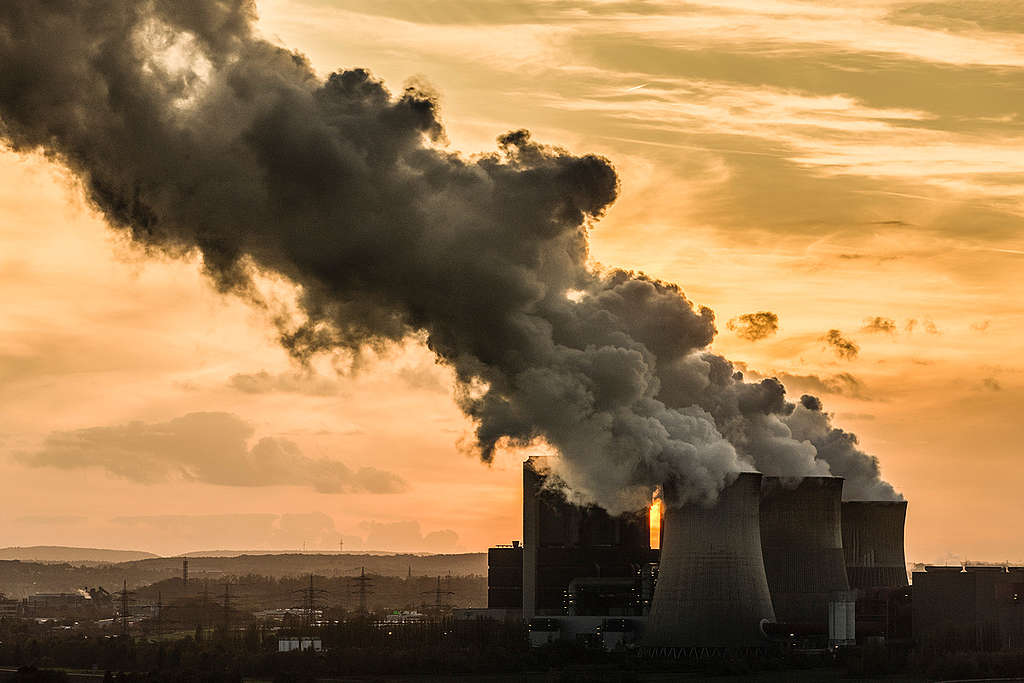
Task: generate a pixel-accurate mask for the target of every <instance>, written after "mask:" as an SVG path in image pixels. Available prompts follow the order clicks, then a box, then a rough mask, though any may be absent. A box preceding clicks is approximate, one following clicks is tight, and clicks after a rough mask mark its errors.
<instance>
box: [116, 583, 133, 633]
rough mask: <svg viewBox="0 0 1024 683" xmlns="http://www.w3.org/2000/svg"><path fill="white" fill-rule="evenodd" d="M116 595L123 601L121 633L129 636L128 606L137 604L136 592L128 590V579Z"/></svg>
mask: <svg viewBox="0 0 1024 683" xmlns="http://www.w3.org/2000/svg"><path fill="white" fill-rule="evenodd" d="M115 595H116V596H117V597H118V599H120V601H121V633H122V634H124V635H128V606H129V605H130V604H131V603H133V602H135V592H134V591H129V590H128V579H125V580H124V584H123V586H122V588H121V590H120V591H118V592H117V593H115Z"/></svg>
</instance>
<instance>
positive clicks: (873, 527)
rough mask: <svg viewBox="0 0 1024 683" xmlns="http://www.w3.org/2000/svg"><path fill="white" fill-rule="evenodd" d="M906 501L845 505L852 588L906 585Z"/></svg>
mask: <svg viewBox="0 0 1024 683" xmlns="http://www.w3.org/2000/svg"><path fill="white" fill-rule="evenodd" d="M906 521H907V501H905V500H900V501H849V502H845V503H843V553H844V555H845V556H846V576H847V577H848V578H849V580H850V588H880V587H891V588H900V587H903V586H907V585H908V584H909V582H908V581H907V560H906V555H905V554H904V550H903V527H904V524H905V523H906Z"/></svg>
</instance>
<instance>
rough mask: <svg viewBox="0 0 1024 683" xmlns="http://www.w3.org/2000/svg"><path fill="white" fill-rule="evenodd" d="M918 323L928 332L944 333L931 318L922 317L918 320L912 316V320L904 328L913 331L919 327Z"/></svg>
mask: <svg viewBox="0 0 1024 683" xmlns="http://www.w3.org/2000/svg"><path fill="white" fill-rule="evenodd" d="M918 325H920V326H921V329H922V330H924V331H925V332H926V333H928V334H942V331H941V330H940V329H939V327H938V325H936V324H935V321H934V320H931V319H929V318H922V319H921V320H918V319H917V318H911V319H910V320H908V321H907V324H906V325H904V329H905V330H906V331H907V332H908V333H909V332H913V331H914V330H915V329H917V326H918Z"/></svg>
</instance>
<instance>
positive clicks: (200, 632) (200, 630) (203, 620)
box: [196, 579, 210, 638]
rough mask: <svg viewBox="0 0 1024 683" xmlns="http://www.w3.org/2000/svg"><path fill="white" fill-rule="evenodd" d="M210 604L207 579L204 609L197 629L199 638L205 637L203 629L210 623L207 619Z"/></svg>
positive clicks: (204, 584) (204, 591)
mask: <svg viewBox="0 0 1024 683" xmlns="http://www.w3.org/2000/svg"><path fill="white" fill-rule="evenodd" d="M209 604H210V586H209V584H208V583H207V581H206V579H203V603H202V607H201V608H200V610H199V624H198V626H199V627H198V628H197V629H196V636H198V637H199V638H202V637H203V628H204V627H205V626H206V623H207V622H208V619H207V618H206V617H207V612H206V610H207V606H208V605H209Z"/></svg>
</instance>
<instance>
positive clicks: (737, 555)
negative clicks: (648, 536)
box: [644, 472, 775, 648]
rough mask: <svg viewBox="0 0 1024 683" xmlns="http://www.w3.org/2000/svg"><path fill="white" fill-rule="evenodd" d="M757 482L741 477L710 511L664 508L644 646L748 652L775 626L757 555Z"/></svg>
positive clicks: (757, 477) (763, 641)
mask: <svg viewBox="0 0 1024 683" xmlns="http://www.w3.org/2000/svg"><path fill="white" fill-rule="evenodd" d="M760 500H761V475H760V474H755V473H748V472H744V473H741V474H740V475H739V476H738V477H737V478H736V480H735V481H734V482H733V483H732V484H730V485H728V486H727V487H726V488H725V489H724V490H723V491H722V493H721V494H720V495H719V497H718V501H717V502H716V503H715V504H714V505H712V506H710V507H707V506H703V505H685V506H678V507H669V508H668V511H667V512H666V514H665V520H664V535H663V541H662V548H661V563H660V565H659V568H658V582H657V585H656V586H655V589H654V602H653V604H652V605H651V610H650V614H649V616H648V619H647V631H646V635H645V638H644V642H645V644H646V645H648V646H650V647H653V648H659V647H660V648H690V647H696V648H748V647H759V646H763V645H765V644H766V642H767V638H766V635H765V633H764V628H763V625H764V624H765V623H767V622H771V621H774V618H775V612H774V610H773V609H772V599H771V594H770V593H769V591H768V580H767V578H766V577H765V571H764V560H763V558H762V555H761V532H760V524H759V521H758V516H759V512H758V510H759V504H760Z"/></svg>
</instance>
